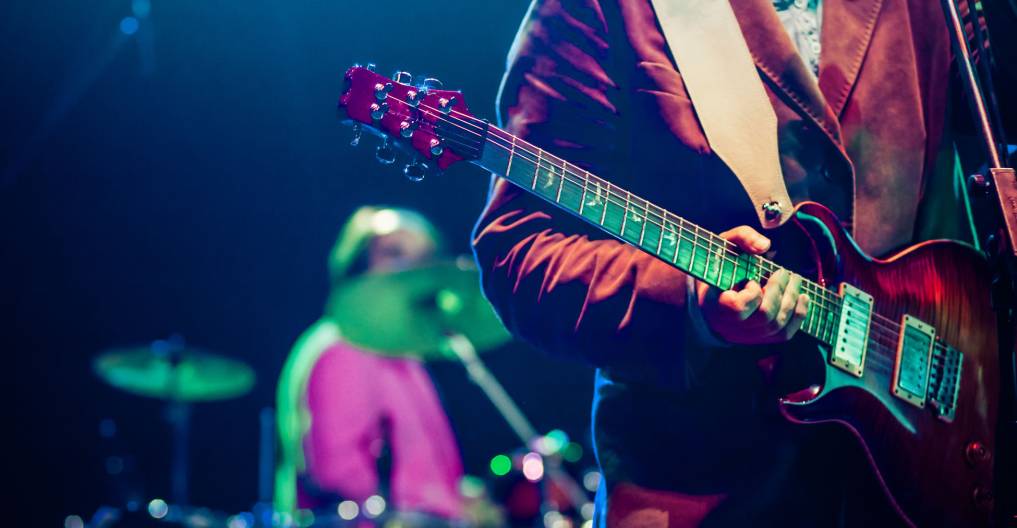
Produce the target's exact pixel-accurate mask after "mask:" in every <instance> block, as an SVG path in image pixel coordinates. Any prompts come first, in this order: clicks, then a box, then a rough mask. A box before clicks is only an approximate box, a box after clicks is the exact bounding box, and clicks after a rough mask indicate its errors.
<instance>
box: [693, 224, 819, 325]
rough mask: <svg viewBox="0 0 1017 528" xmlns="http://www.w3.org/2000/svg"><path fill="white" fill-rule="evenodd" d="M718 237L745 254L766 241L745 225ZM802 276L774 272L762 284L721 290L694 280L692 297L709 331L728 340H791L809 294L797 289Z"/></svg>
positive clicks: (767, 245) (762, 250)
mask: <svg viewBox="0 0 1017 528" xmlns="http://www.w3.org/2000/svg"><path fill="white" fill-rule="evenodd" d="M720 236H722V237H724V238H726V239H727V240H730V241H731V242H734V243H735V244H736V245H737V246H738V247H739V248H741V249H742V250H743V251H746V252H748V253H753V254H756V255H760V254H763V253H765V252H766V251H768V250H769V249H770V240H769V239H768V238H766V237H764V236H763V235H761V234H759V232H757V231H756V230H755V229H752V228H751V227H749V226H738V227H736V228H734V229H731V230H728V231H725V232H723V233H721V234H720ZM801 281H802V278H801V277H800V276H798V275H795V274H792V273H789V272H788V271H786V270H783V269H781V270H779V271H777V272H775V273H774V274H773V275H772V276H770V278H769V279H767V281H766V284H765V285H763V287H762V288H760V286H759V283H757V282H755V281H748V282H747V283H745V284H744V285H742V287H741V288H740V289H731V290H726V291H721V290H719V289H717V288H714V287H711V286H709V285H707V284H706V283H704V282H700V281H696V288H697V291H696V294H697V296H696V298H697V299H698V300H699V308H700V311H701V313H702V314H703V319H704V320H705V321H706V324H707V326H708V327H709V328H710V331H712V332H713V333H714V335H716V336H717V337H719V338H721V339H723V340H724V341H727V342H728V343H732V344H738V345H761V344H768V343H780V342H783V341H787V340H788V339H791V337H792V336H793V335H794V334H795V332H797V331H798V328H799V327H800V326H801V325H802V321H803V320H804V319H805V314H806V313H807V310H808V307H809V297H808V296H807V295H805V294H802V293H800V292H799V286H800V285H801Z"/></svg>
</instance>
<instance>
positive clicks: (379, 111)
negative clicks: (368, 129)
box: [371, 103, 388, 121]
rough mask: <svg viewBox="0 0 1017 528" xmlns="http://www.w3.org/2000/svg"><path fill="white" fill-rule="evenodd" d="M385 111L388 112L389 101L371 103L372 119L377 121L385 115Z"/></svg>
mask: <svg viewBox="0 0 1017 528" xmlns="http://www.w3.org/2000/svg"><path fill="white" fill-rule="evenodd" d="M385 112H388V103H381V104H378V103H371V119H374V120H376V121H377V120H379V119H381V118H383V117H385Z"/></svg>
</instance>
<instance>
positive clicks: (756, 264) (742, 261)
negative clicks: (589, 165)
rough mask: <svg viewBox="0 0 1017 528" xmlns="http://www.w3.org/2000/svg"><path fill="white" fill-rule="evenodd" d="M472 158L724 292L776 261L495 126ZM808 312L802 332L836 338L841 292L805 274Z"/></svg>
mask: <svg viewBox="0 0 1017 528" xmlns="http://www.w3.org/2000/svg"><path fill="white" fill-rule="evenodd" d="M474 163H476V164H477V165H479V166H481V167H483V168H484V169H487V170H489V171H491V172H492V173H494V174H496V175H498V176H500V177H502V178H505V179H507V180H508V181H510V182H512V183H513V184H515V185H517V186H518V187H520V188H522V189H524V190H526V191H528V192H530V193H531V194H534V195H536V196H538V197H540V198H542V199H544V200H545V201H547V202H549V203H551V204H553V205H554V206H556V207H558V208H559V209H563V210H565V211H568V212H569V213H571V214H573V215H575V216H577V217H579V218H581V219H583V220H585V221H586V222H587V223H589V224H591V225H593V226H595V227H596V228H598V229H600V230H601V231H603V232H605V233H607V234H608V235H611V236H612V237H614V238H617V239H618V240H621V241H622V242H625V243H627V244H630V245H633V246H635V247H637V248H639V249H641V250H643V251H645V252H647V253H649V254H651V255H653V256H655V257H657V258H659V259H660V260H662V261H664V262H666V263H668V264H670V265H671V266H674V267H675V268H677V269H679V270H681V271H683V272H685V273H687V274H689V275H692V276H693V277H695V278H696V279H699V280H700V281H703V282H705V283H707V284H709V285H711V286H714V287H717V288H720V289H722V290H727V289H730V288H732V287H734V286H735V285H737V284H739V283H741V282H743V281H746V280H754V281H757V282H759V283H764V282H765V281H766V279H767V278H768V277H769V276H770V275H772V274H773V273H774V272H776V271H777V270H780V269H782V268H781V267H780V266H778V265H777V264H775V263H774V262H772V261H770V260H768V259H766V258H763V257H761V256H758V255H752V254H749V253H744V252H741V251H739V250H738V248H737V247H736V246H735V245H734V244H732V243H731V242H728V241H727V240H725V239H723V238H721V237H720V236H719V235H716V234H714V233H712V232H710V231H708V230H706V229H704V228H702V227H700V226H698V225H696V224H694V223H692V222H690V221H688V220H686V219H684V218H682V217H680V216H678V215H675V214H672V213H670V212H668V211H666V210H664V209H663V208H661V207H658V206H656V205H654V204H652V203H650V202H649V201H648V200H644V199H642V198H640V197H638V196H636V195H634V194H632V193H630V192H628V191H626V190H624V189H622V188H620V187H618V186H616V185H613V184H611V182H608V181H606V180H604V179H601V178H598V177H597V176H595V175H593V174H591V173H590V172H589V171H586V170H583V169H581V168H579V167H578V166H576V165H573V164H571V163H569V162H567V161H565V160H563V159H561V158H558V157H557V156H554V155H552V154H550V153H549V152H547V151H545V150H543V149H540V148H538V147H536V146H534V145H532V144H530V143H527V142H526V141H524V140H522V139H519V138H517V137H516V136H514V135H512V134H510V133H509V132H506V131H504V130H502V129H500V128H498V127H495V126H493V125H488V130H487V135H486V138H485V144H484V146H483V149H482V150H481V153H480V157H479V159H477V160H475V161H474ZM802 291H803V292H804V293H806V294H808V296H809V299H810V303H809V311H808V314H807V315H806V317H805V320H804V321H803V323H802V327H801V331H803V332H805V333H806V334H808V335H811V336H812V337H814V338H816V339H818V340H820V341H822V342H824V343H826V344H831V343H832V342H833V340H834V337H835V334H836V331H837V328H836V324H837V320H838V316H839V311H840V306H841V303H840V297H839V296H838V295H836V294H835V293H833V292H831V291H829V290H827V289H826V288H824V287H823V286H822V285H820V284H818V283H816V282H813V281H810V280H807V279H803V280H802Z"/></svg>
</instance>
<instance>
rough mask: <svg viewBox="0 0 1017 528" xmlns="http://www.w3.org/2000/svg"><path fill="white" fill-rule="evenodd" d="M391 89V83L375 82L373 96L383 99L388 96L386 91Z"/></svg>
mask: <svg viewBox="0 0 1017 528" xmlns="http://www.w3.org/2000/svg"><path fill="white" fill-rule="evenodd" d="M391 91H392V83H385V84H381V83H377V84H375V85H374V98H375V99H377V100H379V101H384V100H385V98H386V97H388V93H389V92H391Z"/></svg>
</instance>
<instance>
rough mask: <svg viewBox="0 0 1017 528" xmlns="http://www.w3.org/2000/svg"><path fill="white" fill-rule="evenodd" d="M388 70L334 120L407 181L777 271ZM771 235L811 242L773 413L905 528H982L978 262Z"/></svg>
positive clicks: (806, 218) (984, 333)
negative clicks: (373, 141) (529, 201)
mask: <svg viewBox="0 0 1017 528" xmlns="http://www.w3.org/2000/svg"><path fill="white" fill-rule="evenodd" d="M395 77H396V78H395V79H390V78H386V77H384V76H382V75H379V74H377V73H375V72H374V71H373V68H372V67H367V68H365V67H359V66H355V67H353V68H351V69H349V70H348V71H347V72H346V77H345V80H346V84H347V87H346V91H345V92H344V93H343V94H342V96H341V98H340V99H339V111H340V117H342V118H344V119H345V120H347V121H350V122H352V123H353V124H354V127H355V129H356V132H355V133H356V139H355V140H354V142H357V141H359V137H360V133H361V132H362V131H363V130H368V131H371V132H374V133H377V134H379V135H381V136H382V137H383V138H384V143H383V144H382V145H381V146H380V147H379V149H378V154H377V155H378V158H379V160H380V161H382V162H386V163H391V162H392V161H394V159H395V158H394V150H393V148H394V147H402V148H404V149H406V150H410V151H414V155H415V156H416V160H415V161H413V162H412V163H410V164H408V165H406V167H405V169H404V173H405V174H406V176H407V177H410V178H411V179H420V178H422V177H423V176H424V175H426V174H429V173H436V172H440V171H442V170H444V169H446V168H447V167H449V166H450V165H452V164H454V163H457V162H460V161H466V162H470V163H473V164H475V165H478V166H480V167H482V168H484V169H486V170H487V171H490V172H492V173H495V174H497V175H498V176H501V177H502V178H505V179H507V180H508V181H510V182H512V183H513V184H515V185H517V186H519V187H521V188H523V189H525V190H527V191H529V192H530V193H532V194H534V195H536V196H538V197H540V198H542V199H544V200H546V201H547V202H549V203H550V204H552V205H554V206H555V207H558V208H560V209H562V210H564V211H567V212H569V213H571V214H573V215H575V216H578V217H579V218H581V219H583V220H585V221H586V222H588V223H590V224H592V225H593V226H596V227H597V228H598V229H600V230H602V231H603V232H605V233H607V234H609V235H611V236H613V237H615V238H617V239H619V240H621V241H623V242H625V243H627V244H631V245H633V246H635V247H637V248H639V249H641V250H643V251H645V252H647V253H649V254H651V255H653V256H655V257H657V258H659V259H661V260H663V261H664V262H666V263H668V264H670V265H672V266H674V267H676V268H678V269H679V270H681V271H683V272H685V273H688V274H690V275H692V276H694V277H695V278H697V279H699V280H701V281H704V282H706V283H708V284H710V285H712V286H715V287H717V288H720V289H729V288H732V287H734V286H735V285H738V284H739V283H742V282H744V281H746V280H755V281H758V282H760V283H763V282H765V280H766V279H767V277H769V276H770V275H771V274H772V273H774V272H775V271H777V270H779V269H782V268H781V266H780V265H778V264H777V263H775V262H773V261H771V260H768V259H767V258H764V257H761V256H757V255H751V254H747V253H742V252H740V251H738V249H737V248H736V247H735V246H734V245H733V244H732V243H730V242H727V241H726V240H724V239H723V238H721V237H720V236H718V235H716V234H714V233H711V232H709V231H707V230H705V229H703V228H701V227H699V226H697V225H695V224H693V223H691V222H689V221H687V220H685V219H683V218H682V217H680V216H678V215H675V214H672V213H670V212H668V211H665V210H664V209H662V208H660V207H657V206H655V205H653V204H652V203H650V202H648V201H647V200H644V199H642V198H639V197H638V196H635V195H633V194H631V193H629V192H627V191H625V190H624V189H621V188H619V187H617V186H615V185H613V184H612V183H611V182H609V181H606V180H603V179H601V178H598V177H597V176H595V175H593V174H590V173H589V172H587V171H585V170H583V169H581V168H579V167H578V166H576V165H573V164H571V163H569V162H568V161H566V160H563V159H560V158H558V157H556V156H554V155H552V154H550V153H548V152H546V151H544V150H542V149H540V148H538V147H536V146H534V145H532V144H530V143H528V142H526V141H524V140H522V139H520V138H518V137H515V136H514V135H512V134H510V133H508V132H506V131H504V130H502V129H500V128H498V127H495V126H493V125H491V124H489V123H488V122H486V121H483V120H480V119H477V118H476V117H474V116H473V115H472V114H471V113H470V111H469V109H468V108H467V105H466V102H465V101H464V100H463V97H462V94H460V93H459V92H455V91H450V90H443V89H440V87H439V85H438V84H437V83H436V82H432V81H431V80H430V79H429V80H427V81H425V82H424V83H423V85H419V86H416V85H412V84H410V83H409V79H408V74H404V73H402V72H400V73H398V74H397V75H396V76H395ZM785 228H787V229H795V230H800V232H801V233H802V234H803V235H804V236H806V237H807V238H808V239H809V240H810V241H811V244H810V245H811V246H812V250H811V253H812V257H811V259H813V260H814V263H813V266H812V267H814V268H815V269H816V270H817V271H816V272H815V273H814V274H810V276H809V277H808V278H803V281H802V291H803V292H804V293H806V294H808V296H809V298H810V303H809V310H808V314H807V315H806V317H805V319H804V322H803V323H802V326H801V330H800V331H799V332H798V334H797V335H796V337H795V338H794V339H793V340H792V345H794V346H804V347H808V348H809V350H810V352H809V353H810V354H815V355H817V356H818V357H819V358H820V359H821V361H822V364H823V365H824V372H825V379H824V380H823V382H822V383H821V384H818V385H815V386H813V387H811V388H809V389H806V390H803V391H800V392H797V393H794V394H789V395H786V396H784V397H783V398H782V399H781V401H780V402H779V405H780V408H781V412H782V414H783V415H784V417H786V418H787V419H788V420H790V421H791V422H793V423H796V424H817V423H836V424H840V425H842V426H844V427H846V428H847V430H849V431H850V432H851V433H853V435H854V436H855V437H856V438H857V439H858V440H859V441H860V442H861V444H862V445H863V447H864V450H865V452H866V454H867V455H868V457H869V459H870V462H871V464H872V467H873V470H874V471H875V474H876V475H877V476H878V480H879V482H880V484H881V485H882V486H883V488H884V491H885V492H886V494H887V496H888V498H889V499H890V500H891V503H892V504H893V505H894V507H895V508H896V509H897V511H898V513H899V514H900V515H901V517H902V519H904V520H905V521H906V522H908V523H911V524H913V525H918V526H985V525H989V524H991V519H992V509H993V500H994V498H993V495H992V493H993V486H994V472H993V465H994V460H993V455H994V453H995V445H994V443H995V431H996V416H997V398H998V394H999V379H998V375H999V374H998V348H997V347H998V341H997V328H996V319H995V315H994V314H993V311H992V307H991V306H990V299H989V293H988V292H989V284H988V279H987V278H988V277H989V276H990V274H989V270H988V263H987V261H986V259H985V258H984V257H983V255H982V254H981V253H979V252H978V251H976V250H974V249H973V248H971V247H969V246H966V245H963V244H960V243H956V242H949V241H934V242H926V243H922V244H919V245H916V246H913V247H911V248H908V249H906V250H904V251H902V252H900V253H898V254H896V255H894V256H893V257H891V258H889V259H886V260H879V259H874V258H871V257H869V256H867V255H865V254H864V253H862V251H861V250H860V249H859V248H858V246H857V245H856V244H855V243H854V241H853V240H852V239H851V237H850V236H849V235H848V234H847V232H846V231H844V229H843V228H842V227H841V224H840V222H839V221H838V220H837V218H836V217H835V216H834V215H833V213H832V212H831V211H830V210H828V209H827V208H825V207H823V206H822V205H820V204H817V203H811V202H808V203H802V204H800V205H798V206H797V207H796V209H795V213H794V215H793V219H792V220H791V221H789V222H788V225H786V226H785ZM830 456H837V453H834V452H831V453H830Z"/></svg>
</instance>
